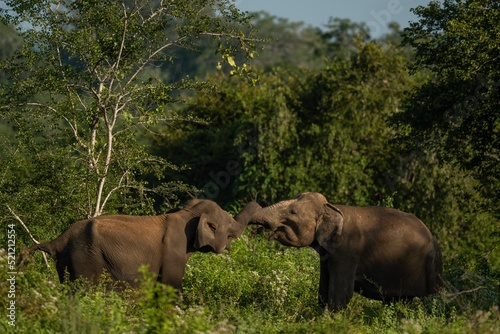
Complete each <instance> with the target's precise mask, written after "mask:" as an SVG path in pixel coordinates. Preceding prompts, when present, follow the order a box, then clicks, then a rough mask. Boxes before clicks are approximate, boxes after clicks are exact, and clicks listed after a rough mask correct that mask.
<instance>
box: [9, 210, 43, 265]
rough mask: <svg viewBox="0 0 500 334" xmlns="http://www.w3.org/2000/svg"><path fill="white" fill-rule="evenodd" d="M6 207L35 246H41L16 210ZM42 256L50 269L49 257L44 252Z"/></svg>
mask: <svg viewBox="0 0 500 334" xmlns="http://www.w3.org/2000/svg"><path fill="white" fill-rule="evenodd" d="M5 205H6V206H7V209H8V210H9V211H10V213H11V214H12V217H14V219H15V220H17V221H18V222H19V223H20V224H21V226H22V227H23V228H24V230H25V231H26V232H27V233H28V235H29V236H30V238H31V240H33V242H34V243H35V244H39V243H40V242H39V241H38V240H36V239H35V237H33V234H31V232H30V230H29V229H28V226H26V224H25V223H24V222H23V221H22V220H21V218H19V216H18V215H17V214H16V213H15V212H14V210H12V209H11V208H10V206H9V205H8V204H5ZM42 256H43V259H44V260H45V264H46V265H47V268H50V266H49V261H47V255H45V253H44V252H42Z"/></svg>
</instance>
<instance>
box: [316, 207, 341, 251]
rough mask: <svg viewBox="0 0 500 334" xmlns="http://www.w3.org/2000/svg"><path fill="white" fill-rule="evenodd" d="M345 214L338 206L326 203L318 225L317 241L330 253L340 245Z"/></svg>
mask: <svg viewBox="0 0 500 334" xmlns="http://www.w3.org/2000/svg"><path fill="white" fill-rule="evenodd" d="M343 227H344V214H343V213H342V211H340V209H339V208H337V207H336V206H334V205H332V204H330V203H326V204H325V205H324V211H323V214H322V215H321V217H320V219H319V221H318V224H317V225H316V240H317V241H318V243H319V244H320V246H321V247H323V248H325V249H326V250H327V251H328V252H330V253H331V252H333V250H334V249H335V248H337V247H338V246H339V245H340V241H341V238H342V229H343Z"/></svg>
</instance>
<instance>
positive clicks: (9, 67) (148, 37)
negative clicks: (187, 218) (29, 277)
mask: <svg viewBox="0 0 500 334" xmlns="http://www.w3.org/2000/svg"><path fill="white" fill-rule="evenodd" d="M6 6H9V7H10V9H7V7H6V8H1V9H0V18H1V20H2V22H3V23H4V24H6V25H7V26H9V27H14V28H16V30H17V32H18V34H19V38H20V39H21V40H22V41H23V43H22V44H21V45H20V46H19V48H18V49H16V50H15V52H14V53H13V54H9V55H5V57H4V58H2V59H0V68H1V69H2V76H4V77H5V78H6V80H5V82H2V84H1V85H0V111H1V117H2V121H1V124H2V128H6V129H7V130H8V132H6V133H5V134H2V142H1V144H0V155H1V156H2V158H1V160H0V170H1V171H2V174H1V175H2V176H1V178H0V201H1V203H2V205H1V206H0V214H1V215H2V220H8V219H9V218H4V217H7V216H8V213H6V211H5V205H4V204H5V203H9V204H10V205H11V207H12V208H13V209H14V210H15V211H16V212H18V213H19V214H20V215H22V216H23V219H25V220H26V221H27V222H28V224H29V225H32V226H35V228H34V230H35V232H39V231H37V229H38V228H43V227H47V225H49V224H54V222H55V223H56V224H57V225H58V228H57V229H54V230H55V231H56V230H58V231H61V230H62V229H63V228H64V227H66V225H67V223H68V222H69V221H71V220H73V221H74V220H76V219H80V218H83V217H91V216H97V215H100V214H102V213H115V212H123V213H129V214H152V213H154V212H155V211H156V210H164V209H165V208H171V207H172V206H176V205H177V204H179V200H178V198H177V194H179V193H187V192H191V191H193V187H192V186H190V185H189V184H186V183H181V182H175V181H172V180H169V179H164V178H163V175H164V173H165V170H172V171H179V170H181V169H182V167H179V166H177V165H175V164H173V163H171V162H169V161H167V160H165V159H162V158H160V157H158V156H154V155H151V154H150V152H149V149H148V144H149V142H148V141H147V140H146V139H145V134H146V133H148V132H149V131H151V130H152V129H153V128H154V126H156V125H157V124H158V123H159V122H167V123H170V124H171V123H174V121H176V122H180V121H187V120H189V119H183V118H179V117H177V118H175V119H170V118H169V117H168V116H167V114H169V112H168V111H167V110H170V109H174V108H177V107H178V105H179V104H181V103H183V99H184V97H185V96H184V95H183V94H181V92H182V91H196V90H199V89H204V88H205V86H206V85H205V84H204V83H202V82H196V81H193V80H190V79H189V77H186V76H185V75H182V76H180V77H179V76H177V78H176V79H175V80H173V79H170V80H168V81H164V80H162V79H163V75H161V72H168V71H169V64H170V62H172V61H174V59H173V58H172V57H171V52H172V50H177V49H193V48H194V47H195V44H196V43H197V41H198V40H199V39H200V38H209V39H211V40H213V41H215V42H216V43H217V44H216V45H211V46H212V52H213V51H214V50H216V53H218V54H219V58H221V59H222V60H225V61H227V62H228V63H229V64H230V67H231V68H232V70H233V71H235V73H240V74H242V73H245V71H246V70H245V67H244V66H242V64H241V63H240V62H238V63H236V62H235V61H234V60H232V59H233V58H232V57H233V56H234V55H235V54H237V53H239V52H241V53H244V54H247V53H248V54H250V53H251V52H252V50H253V43H254V40H253V39H251V38H250V37H251V34H249V35H246V36H244V35H243V33H242V32H241V30H242V27H246V26H248V25H249V18H248V17H247V16H245V15H244V14H243V13H241V12H239V11H238V10H237V9H236V8H235V6H234V5H233V4H232V3H230V2H229V1H213V0H205V1H198V2H196V3H192V2H190V1H180V2H176V3H175V4H171V3H169V2H168V3H165V2H153V3H151V2H150V1H143V0H141V1H134V2H129V1H118V2H117V1H72V2H67V1H59V0H54V1H45V0H27V1H7V2H6ZM246 29H248V30H249V29H250V28H249V27H246ZM180 165H184V163H181V164H180ZM45 230H47V229H46V228H45ZM55 231H54V232H55ZM54 232H53V233H51V237H54V236H55V233H54ZM37 235H38V236H44V238H45V237H46V236H45V235H44V234H42V233H39V234H37Z"/></svg>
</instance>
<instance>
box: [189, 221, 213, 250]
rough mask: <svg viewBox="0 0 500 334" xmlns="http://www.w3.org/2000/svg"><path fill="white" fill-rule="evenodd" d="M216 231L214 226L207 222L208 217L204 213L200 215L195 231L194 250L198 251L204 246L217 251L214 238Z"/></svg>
mask: <svg viewBox="0 0 500 334" xmlns="http://www.w3.org/2000/svg"><path fill="white" fill-rule="evenodd" d="M216 231H217V226H216V224H215V223H213V222H211V221H210V220H209V216H208V215H207V214H206V213H202V214H201V216H200V220H199V222H198V228H197V230H196V239H195V241H194V248H196V249H200V248H202V247H205V246H210V247H212V248H213V249H214V250H215V249H217V247H216V246H217V245H216V238H215V232H216Z"/></svg>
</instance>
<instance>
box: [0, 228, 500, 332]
mask: <svg viewBox="0 0 500 334" xmlns="http://www.w3.org/2000/svg"><path fill="white" fill-rule="evenodd" d="M34 258H35V259H36V261H31V263H28V264H27V266H26V267H25V268H24V269H23V270H22V271H19V273H18V274H17V276H16V281H15V284H16V285H15V294H16V298H15V301H16V304H15V306H16V311H15V317H16V318H15V327H14V326H10V325H9V324H8V320H9V319H8V318H7V313H6V312H5V310H6V306H4V307H2V309H3V310H4V312H3V314H4V316H3V317H2V322H1V327H0V331H1V332H2V333H13V332H16V333H78V334H80V333H332V332H335V333H499V329H500V320H499V319H500V312H499V309H498V301H499V280H498V276H495V274H494V273H492V272H489V273H486V274H485V273H484V272H483V273H481V272H480V271H478V270H476V271H471V269H470V268H467V267H466V266H462V267H457V266H458V264H457V263H450V264H449V265H448V266H447V267H446V268H445V270H446V280H447V284H446V287H445V289H444V290H443V291H442V293H441V294H439V295H438V296H434V297H432V298H426V299H423V300H420V299H415V300H413V301H411V302H406V303H404V302H399V303H393V304H383V303H381V302H378V301H373V300H369V299H366V298H364V297H362V296H360V295H357V294H355V296H354V297H353V299H352V300H351V302H350V303H349V305H348V308H347V309H346V310H343V311H341V312H337V313H328V312H325V311H324V310H323V309H321V308H320V307H319V306H318V304H317V297H316V296H317V291H316V290H317V286H318V273H319V259H318V257H317V254H316V253H315V252H314V251H313V250H312V249H307V248H304V249H295V248H286V247H282V246H280V245H279V244H277V243H270V242H267V241H266V240H265V239H264V238H262V237H260V236H254V235H251V233H250V232H246V233H245V234H244V235H243V236H242V237H241V238H240V239H239V240H235V241H234V242H233V244H232V249H231V251H230V252H229V253H224V254H221V255H216V254H201V253H196V254H194V255H193V256H192V257H191V259H190V260H189V261H188V268H187V272H186V275H185V277H184V288H183V293H182V295H181V296H179V295H178V294H177V293H176V292H175V291H173V289H171V288H168V287H166V286H163V285H161V284H158V283H156V282H155V279H154V277H151V276H149V275H148V274H146V273H147V271H144V272H143V276H144V278H143V280H142V284H141V288H140V289H135V290H132V289H125V290H123V291H120V292H118V291H113V290H110V289H109V288H108V287H109V284H110V282H109V281H107V280H106V279H104V280H103V282H102V283H101V284H99V285H97V286H95V285H90V284H88V283H86V282H76V283H72V284H60V283H59V282H58V280H57V274H56V272H55V269H54V268H53V264H52V263H51V268H46V267H45V265H44V264H43V263H42V261H41V256H40V255H39V254H38V255H36V256H34ZM0 270H1V276H2V282H6V281H7V279H8V278H9V275H8V270H7V258H6V254H5V252H2V256H1V262H0ZM8 293H9V284H3V283H2V284H1V285H0V296H1V300H2V305H8V304H7V303H9V302H10V300H9V298H8V297H7V296H8Z"/></svg>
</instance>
